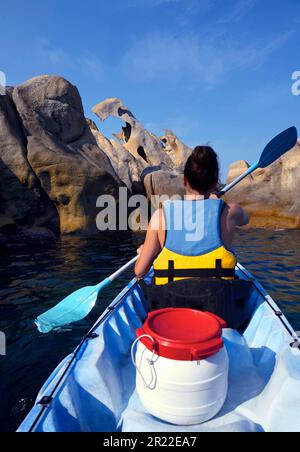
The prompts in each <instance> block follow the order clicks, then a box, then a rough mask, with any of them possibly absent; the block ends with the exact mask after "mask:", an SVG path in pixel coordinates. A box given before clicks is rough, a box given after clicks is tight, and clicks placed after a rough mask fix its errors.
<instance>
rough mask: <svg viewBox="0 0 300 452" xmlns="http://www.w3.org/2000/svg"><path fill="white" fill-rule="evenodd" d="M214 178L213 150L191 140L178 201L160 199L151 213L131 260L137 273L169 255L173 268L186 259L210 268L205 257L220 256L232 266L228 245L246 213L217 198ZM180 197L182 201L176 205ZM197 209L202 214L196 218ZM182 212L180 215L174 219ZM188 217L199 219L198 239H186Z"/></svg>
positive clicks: (194, 265) (142, 273)
mask: <svg viewBox="0 0 300 452" xmlns="http://www.w3.org/2000/svg"><path fill="white" fill-rule="evenodd" d="M218 182H219V163H218V157H217V154H216V153H215V151H214V150H213V149H212V148H211V147H209V146H197V147H196V148H195V149H194V151H193V152H192V154H191V156H190V157H189V158H188V160H187V162H186V165H185V170H184V179H183V183H184V187H185V190H186V196H185V199H184V201H174V202H168V203H166V204H164V206H163V208H161V209H158V210H157V211H156V212H155V213H154V215H153V217H152V218H151V221H150V223H149V226H148V231H147V235H146V240H145V243H144V245H142V246H141V247H140V248H139V250H138V254H139V259H138V261H137V263H136V266H135V274H136V276H137V278H138V279H140V278H142V277H143V276H145V275H146V274H147V273H148V271H149V270H150V268H151V267H152V265H153V264H154V269H157V270H158V271H159V270H160V269H161V270H163V268H161V267H162V266H163V265H164V264H167V266H168V263H169V261H170V260H172V261H173V262H174V268H175V269H176V268H178V266H179V267H180V268H181V267H182V265H184V264H185V265H184V267H185V268H189V266H190V265H192V268H198V269H201V268H202V269H203V268H211V267H214V266H212V265H210V264H211V261H212V262H213V261H214V260H219V259H221V260H222V263H223V265H222V268H226V267H227V268H228V267H229V268H233V269H234V268H235V264H236V260H235V256H234V255H233V253H232V252H231V251H230V248H231V246H232V241H233V238H234V233H235V231H236V228H237V226H245V225H247V224H248V222H249V215H248V214H247V213H246V212H245V211H244V210H243V209H242V207H241V206H239V205H238V204H226V203H225V202H224V201H223V200H220V199H218V198H217V196H216V195H215V194H214V193H215V192H216V191H217V186H218ZM181 203H183V205H181V206H180V204H181ZM197 203H198V204H199V203H202V205H200V206H199V208H198V209H197ZM203 204H204V207H203ZM197 210H198V214H199V215H198V216H197ZM200 212H201V213H202V218H199V217H200ZM183 216H184V217H185V220H184V221H180V220H182V218H183ZM179 217H181V218H179ZM189 217H191V218H192V217H194V218H197V219H199V220H200V222H201V229H202V237H201V240H198V241H196V240H195V241H193V240H187V238H188V237H189V236H191V234H192V231H191V230H187V227H186V225H188V226H191V225H192V224H193V221H192V220H191V221H188V219H189ZM176 223H177V224H180V223H181V226H182V227H181V228H180V230H178V228H177V229H176V227H175V226H176ZM195 230H196V225H195ZM195 235H196V234H195ZM213 242H215V243H213ZM221 248H222V249H221ZM213 263H215V262H213ZM187 264H188V267H186V265H187ZM197 264H198V265H197ZM203 264H205V266H204V267H203ZM192 273H193V272H192ZM199 274H200V273H199ZM203 274H204V273H203ZM162 279H164V281H162ZM162 282H163V283H165V282H166V281H165V278H156V283H158V284H161V283H162Z"/></svg>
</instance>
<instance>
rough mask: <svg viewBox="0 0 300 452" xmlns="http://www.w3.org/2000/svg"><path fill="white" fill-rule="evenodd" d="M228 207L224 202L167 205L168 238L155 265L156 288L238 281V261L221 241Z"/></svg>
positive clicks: (189, 201) (207, 201)
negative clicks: (194, 280) (200, 280)
mask: <svg viewBox="0 0 300 452" xmlns="http://www.w3.org/2000/svg"><path fill="white" fill-rule="evenodd" d="M224 207H225V203H224V201H223V200H220V199H206V200H184V201H183V200H176V201H167V202H165V203H164V205H163V212H164V217H165V224H166V238H165V245H164V248H163V249H162V251H161V253H160V254H159V256H158V257H157V259H156V260H155V261H154V263H153V268H154V277H155V284H156V285H164V284H167V283H168V282H171V281H177V280H180V279H188V278H194V277H195V278H196V277H214V278H226V279H234V274H235V266H236V263H237V260H236V257H235V255H234V253H233V252H232V251H230V250H228V249H227V248H226V247H225V245H224V243H223V241H222V237H221V215H222V212H223V209H224Z"/></svg>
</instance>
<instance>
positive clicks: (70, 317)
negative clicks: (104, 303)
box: [35, 278, 111, 333]
mask: <svg viewBox="0 0 300 452" xmlns="http://www.w3.org/2000/svg"><path fill="white" fill-rule="evenodd" d="M110 283H111V280H110V279H109V278H106V279H105V280H104V281H102V282H101V283H100V284H98V285H97V286H88V287H82V288H81V289H79V290H76V292H73V293H72V294H71V295H69V296H67V297H66V298H64V299H63V300H62V301H61V302H60V303H58V304H57V305H56V306H54V307H53V308H52V309H50V310H49V311H47V312H45V313H44V314H41V315H40V316H39V317H38V318H37V319H36V320H35V324H36V326H37V327H38V330H39V331H40V332H41V333H49V332H50V331H51V330H53V329H57V328H60V327H62V326H64V325H69V324H70V323H73V322H78V321H79V320H82V319H84V318H85V317H86V316H87V315H88V314H89V313H90V312H91V310H92V309H93V307H94V306H95V304H96V301H97V298H98V294H99V292H100V290H102V289H104V288H105V287H107V286H108V285H109V284H110Z"/></svg>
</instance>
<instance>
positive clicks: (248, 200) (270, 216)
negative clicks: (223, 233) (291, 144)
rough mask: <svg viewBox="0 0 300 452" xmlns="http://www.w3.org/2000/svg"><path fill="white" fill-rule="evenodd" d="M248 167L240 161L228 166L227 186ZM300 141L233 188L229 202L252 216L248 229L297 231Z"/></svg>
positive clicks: (299, 226) (298, 220) (299, 225)
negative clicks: (286, 229)
mask: <svg viewBox="0 0 300 452" xmlns="http://www.w3.org/2000/svg"><path fill="white" fill-rule="evenodd" d="M248 167H249V165H248V163H246V162H244V161H239V162H236V163H234V164H233V165H231V167H230V169H229V174H228V179H227V182H228V183H230V182H231V181H232V180H234V179H235V178H236V177H238V176H239V175H240V174H242V173H243V172H244V171H245V170H246V169H247V168H248ZM299 180H300V141H298V144H297V146H295V148H294V149H292V150H291V151H289V152H288V153H287V154H285V155H284V156H283V157H281V158H280V159H279V160H278V161H277V162H275V163H273V164H272V165H270V166H269V167H268V168H265V169H260V170H257V171H255V172H254V173H253V174H252V175H251V176H250V177H248V178H246V179H245V180H244V181H242V182H241V183H240V184H239V185H238V187H235V188H233V189H232V191H231V192H229V193H228V194H227V196H226V200H227V201H228V202H237V203H239V204H241V205H242V206H243V207H244V208H245V209H246V210H247V212H249V213H250V214H251V222H250V227H258V228H273V229H274V228H275V229H276V228H300V198H299V196H298V192H299Z"/></svg>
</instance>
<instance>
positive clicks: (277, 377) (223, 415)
mask: <svg viewBox="0 0 300 452" xmlns="http://www.w3.org/2000/svg"><path fill="white" fill-rule="evenodd" d="M237 273H238V275H239V277H241V278H250V279H252V280H253V281H254V285H253V290H252V293H251V297H250V299H249V309H251V311H252V312H253V315H252V319H251V321H250V324H249V325H248V327H247V329H246V331H245V332H244V333H243V335H241V334H239V333H238V332H237V331H234V330H231V329H226V330H224V334H223V337H224V342H225V346H226V348H227V351H228V355H229V391H228V396H227V399H226V402H225V405H224V406H223V408H222V410H221V412H220V413H219V414H218V415H217V416H216V417H215V418H214V419H212V420H210V421H208V422H206V423H204V424H199V425H195V426H190V427H186V426H184V427H182V426H175V425H171V424H168V423H165V422H163V421H161V420H159V419H156V418H154V417H153V416H151V415H150V414H148V413H147V412H145V410H144V408H143V406H142V404H141V402H140V400H139V398H138V396H137V393H136V390H135V369H134V367H133V365H132V363H131V358H130V348H131V345H132V343H133V341H134V339H135V330H136V328H137V327H140V326H141V325H142V322H143V320H144V318H145V316H146V313H147V302H146V300H145V299H144V297H143V295H142V292H141V290H140V288H139V287H138V286H137V285H136V284H135V281H132V282H131V283H130V284H129V285H128V286H127V287H126V288H125V289H124V291H123V292H122V293H121V294H120V295H119V296H118V297H117V298H116V299H115V300H114V301H113V303H112V304H111V305H110V307H109V308H108V310H107V311H105V313H104V314H103V315H102V317H101V319H100V320H99V322H97V324H96V325H95V327H94V328H93V330H92V332H93V333H95V334H96V335H97V337H95V338H93V339H87V340H84V341H83V342H82V344H81V345H80V346H79V347H78V349H77V350H76V351H75V352H74V354H73V355H71V356H69V357H68V358H66V359H65V360H64V361H63V362H62V363H61V365H60V366H59V367H58V369H56V371H55V372H54V373H53V374H52V375H51V377H50V378H49V379H48V381H47V382H46V383H45V385H44V387H43V389H42V390H41V392H40V394H39V396H38V398H37V404H36V405H35V406H34V408H33V409H32V410H31V412H30V413H29V415H28V416H27V418H26V419H25V421H24V422H23V423H22V425H21V426H20V428H19V431H104V432H113V431H123V432H210V431H212V432H213V431H216V432H223V431H226V432H231V431H234V432H262V431H272V432H275V431H300V350H299V348H297V347H291V343H292V342H293V341H294V340H295V339H296V334H295V333H294V331H293V329H292V327H291V326H290V325H289V323H288V322H287V320H286V319H285V317H284V316H283V315H282V313H281V312H280V310H279V308H278V307H277V305H276V304H275V303H274V301H273V300H272V299H271V298H270V297H269V296H268V295H267V294H266V293H265V291H264V290H263V289H262V287H261V286H260V285H259V284H258V283H257V282H256V281H255V280H254V278H253V277H252V276H251V274H250V273H248V272H247V271H246V270H245V269H243V267H242V266H240V265H239V266H238V268H237ZM266 297H267V298H266ZM45 396H47V397H49V396H51V398H50V399H44V400H43V397H45ZM41 401H42V402H43V403H44V406H43V405H39V404H38V403H39V402H41Z"/></svg>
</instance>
